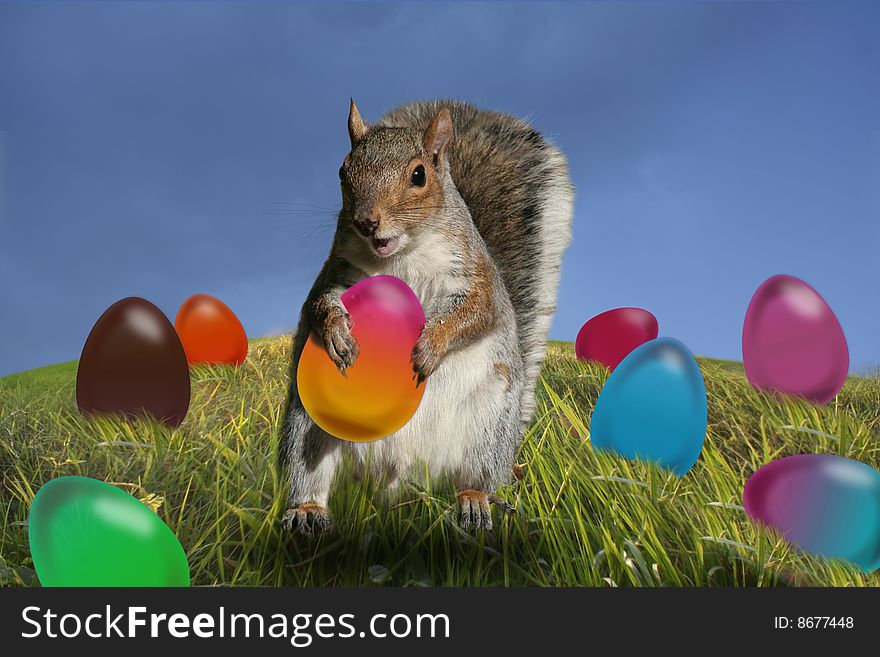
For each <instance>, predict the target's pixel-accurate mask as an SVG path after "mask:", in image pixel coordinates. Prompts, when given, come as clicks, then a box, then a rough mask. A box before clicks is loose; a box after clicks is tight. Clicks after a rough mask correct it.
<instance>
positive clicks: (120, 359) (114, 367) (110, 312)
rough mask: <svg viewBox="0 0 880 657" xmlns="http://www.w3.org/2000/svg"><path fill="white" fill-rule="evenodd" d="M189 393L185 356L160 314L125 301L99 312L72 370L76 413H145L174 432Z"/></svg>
mask: <svg viewBox="0 0 880 657" xmlns="http://www.w3.org/2000/svg"><path fill="white" fill-rule="evenodd" d="M189 394H190V387H189V366H188V365H187V362H186V354H185V353H184V351H183V345H181V344H180V339H179V338H178V337H177V332H176V331H175V330H174V327H173V326H172V325H171V322H169V321H168V319H167V318H166V317H165V315H164V314H162V311H161V310H159V309H158V308H157V307H156V306H154V305H153V304H151V303H150V302H149V301H146V300H145V299H140V298H138V297H128V298H127V299H122V300H121V301H117V302H116V303H114V304H113V305H112V306H110V307H109V308H108V309H107V310H105V311H104V314H103V315H101V317H99V318H98V321H97V322H95V325H94V327H92V331H91V333H89V337H88V338H87V339H86V344H85V346H84V347H83V350H82V356H81V357H80V361H79V367H78V368H77V371H76V404H77V406H79V409H80V411H81V412H83V413H86V414H94V413H108V414H121V415H125V416H127V417H136V416H139V415H144V414H146V415H150V416H152V417H154V418H156V419H157V420H159V421H161V422H164V423H165V424H167V425H169V426H172V427H176V426H178V425H179V424H180V423H181V422H183V418H184V417H185V416H186V411H187V409H188V408H189Z"/></svg>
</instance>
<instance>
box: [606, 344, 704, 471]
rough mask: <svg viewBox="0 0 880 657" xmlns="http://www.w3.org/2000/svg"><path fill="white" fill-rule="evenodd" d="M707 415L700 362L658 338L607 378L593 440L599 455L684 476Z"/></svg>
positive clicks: (694, 459)
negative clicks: (636, 461)
mask: <svg viewBox="0 0 880 657" xmlns="http://www.w3.org/2000/svg"><path fill="white" fill-rule="evenodd" d="M707 413H708V407H707V404H706V386H705V384H704V383H703V375H702V373H701V372H700V368H699V367H698V366H697V361H695V360H694V357H693V355H692V354H691V352H690V351H688V348H687V347H685V346H684V345H683V344H682V343H681V342H679V341H678V340H673V339H672V338H659V339H657V340H651V341H649V342H646V343H644V344H643V345H641V346H640V347H638V348H637V349H635V350H633V351H632V352H631V353H630V354H629V355H628V356H627V357H626V358H624V359H623V361H621V363H620V365H618V366H617V368H616V369H615V370H614V372H613V373H612V374H611V376H610V377H608V381H607V382H606V383H605V387H604V388H602V392H601V393H600V394H599V400H598V401H597V402H596V408H595V410H594V411H593V420H592V422H591V425H590V440H591V441H592V443H593V446H594V447H595V448H596V449H606V450H611V451H614V452H617V453H618V454H620V455H622V456H625V457H626V458H630V459H634V458H640V459H644V460H647V461H654V462H655V463H658V464H660V465H662V466H664V467H667V468H670V469H671V470H672V471H673V472H674V473H675V474H677V475H678V476H681V475H683V474H684V473H686V472H687V471H688V470H690V469H691V467H693V465H694V463H696V462H697V459H698V458H699V457H700V451H701V450H702V449H703V441H704V440H705V438H706V419H707Z"/></svg>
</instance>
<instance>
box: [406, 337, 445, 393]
mask: <svg viewBox="0 0 880 657" xmlns="http://www.w3.org/2000/svg"><path fill="white" fill-rule="evenodd" d="M442 358H443V356H442V354H441V353H439V352H438V351H437V349H436V348H435V347H434V344H433V343H432V341H431V339H430V336H429V333H428V331H427V330H426V329H424V328H423V329H422V334H421V335H420V336H419V339H418V342H416V346H415V347H413V350H412V365H413V372H414V374H413V378H414V379H416V385H417V386H418V385H422V383H423V382H424V381H425V379H427V378H428V377H429V376H431V374H433V373H434V371H435V370H436V369H437V367H438V366H439V365H440V360H441V359H442Z"/></svg>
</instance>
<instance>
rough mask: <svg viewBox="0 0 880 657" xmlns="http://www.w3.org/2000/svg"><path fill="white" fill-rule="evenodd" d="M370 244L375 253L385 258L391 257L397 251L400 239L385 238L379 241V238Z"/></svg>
mask: <svg viewBox="0 0 880 657" xmlns="http://www.w3.org/2000/svg"><path fill="white" fill-rule="evenodd" d="M370 244H371V245H372V247H373V251H375V252H376V254H377V255H380V256H382V257H383V258H384V257H385V256H390V255H391V254H392V253H394V252H395V251H396V250H397V246H398V245H399V244H400V238H399V237H385V238H383V239H379V238H378V237H374V238H372V239H371V240H370Z"/></svg>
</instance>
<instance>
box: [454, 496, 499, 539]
mask: <svg viewBox="0 0 880 657" xmlns="http://www.w3.org/2000/svg"><path fill="white" fill-rule="evenodd" d="M458 501H459V507H460V515H459V525H461V528H462V529H464V530H465V531H470V530H471V529H475V530H478V529H485V530H487V531H488V530H490V529H492V514H491V513H489V494H488V493H484V492H483V491H481V490H473V489H470V488H468V489H465V490H463V491H461V492H459V494H458Z"/></svg>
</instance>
